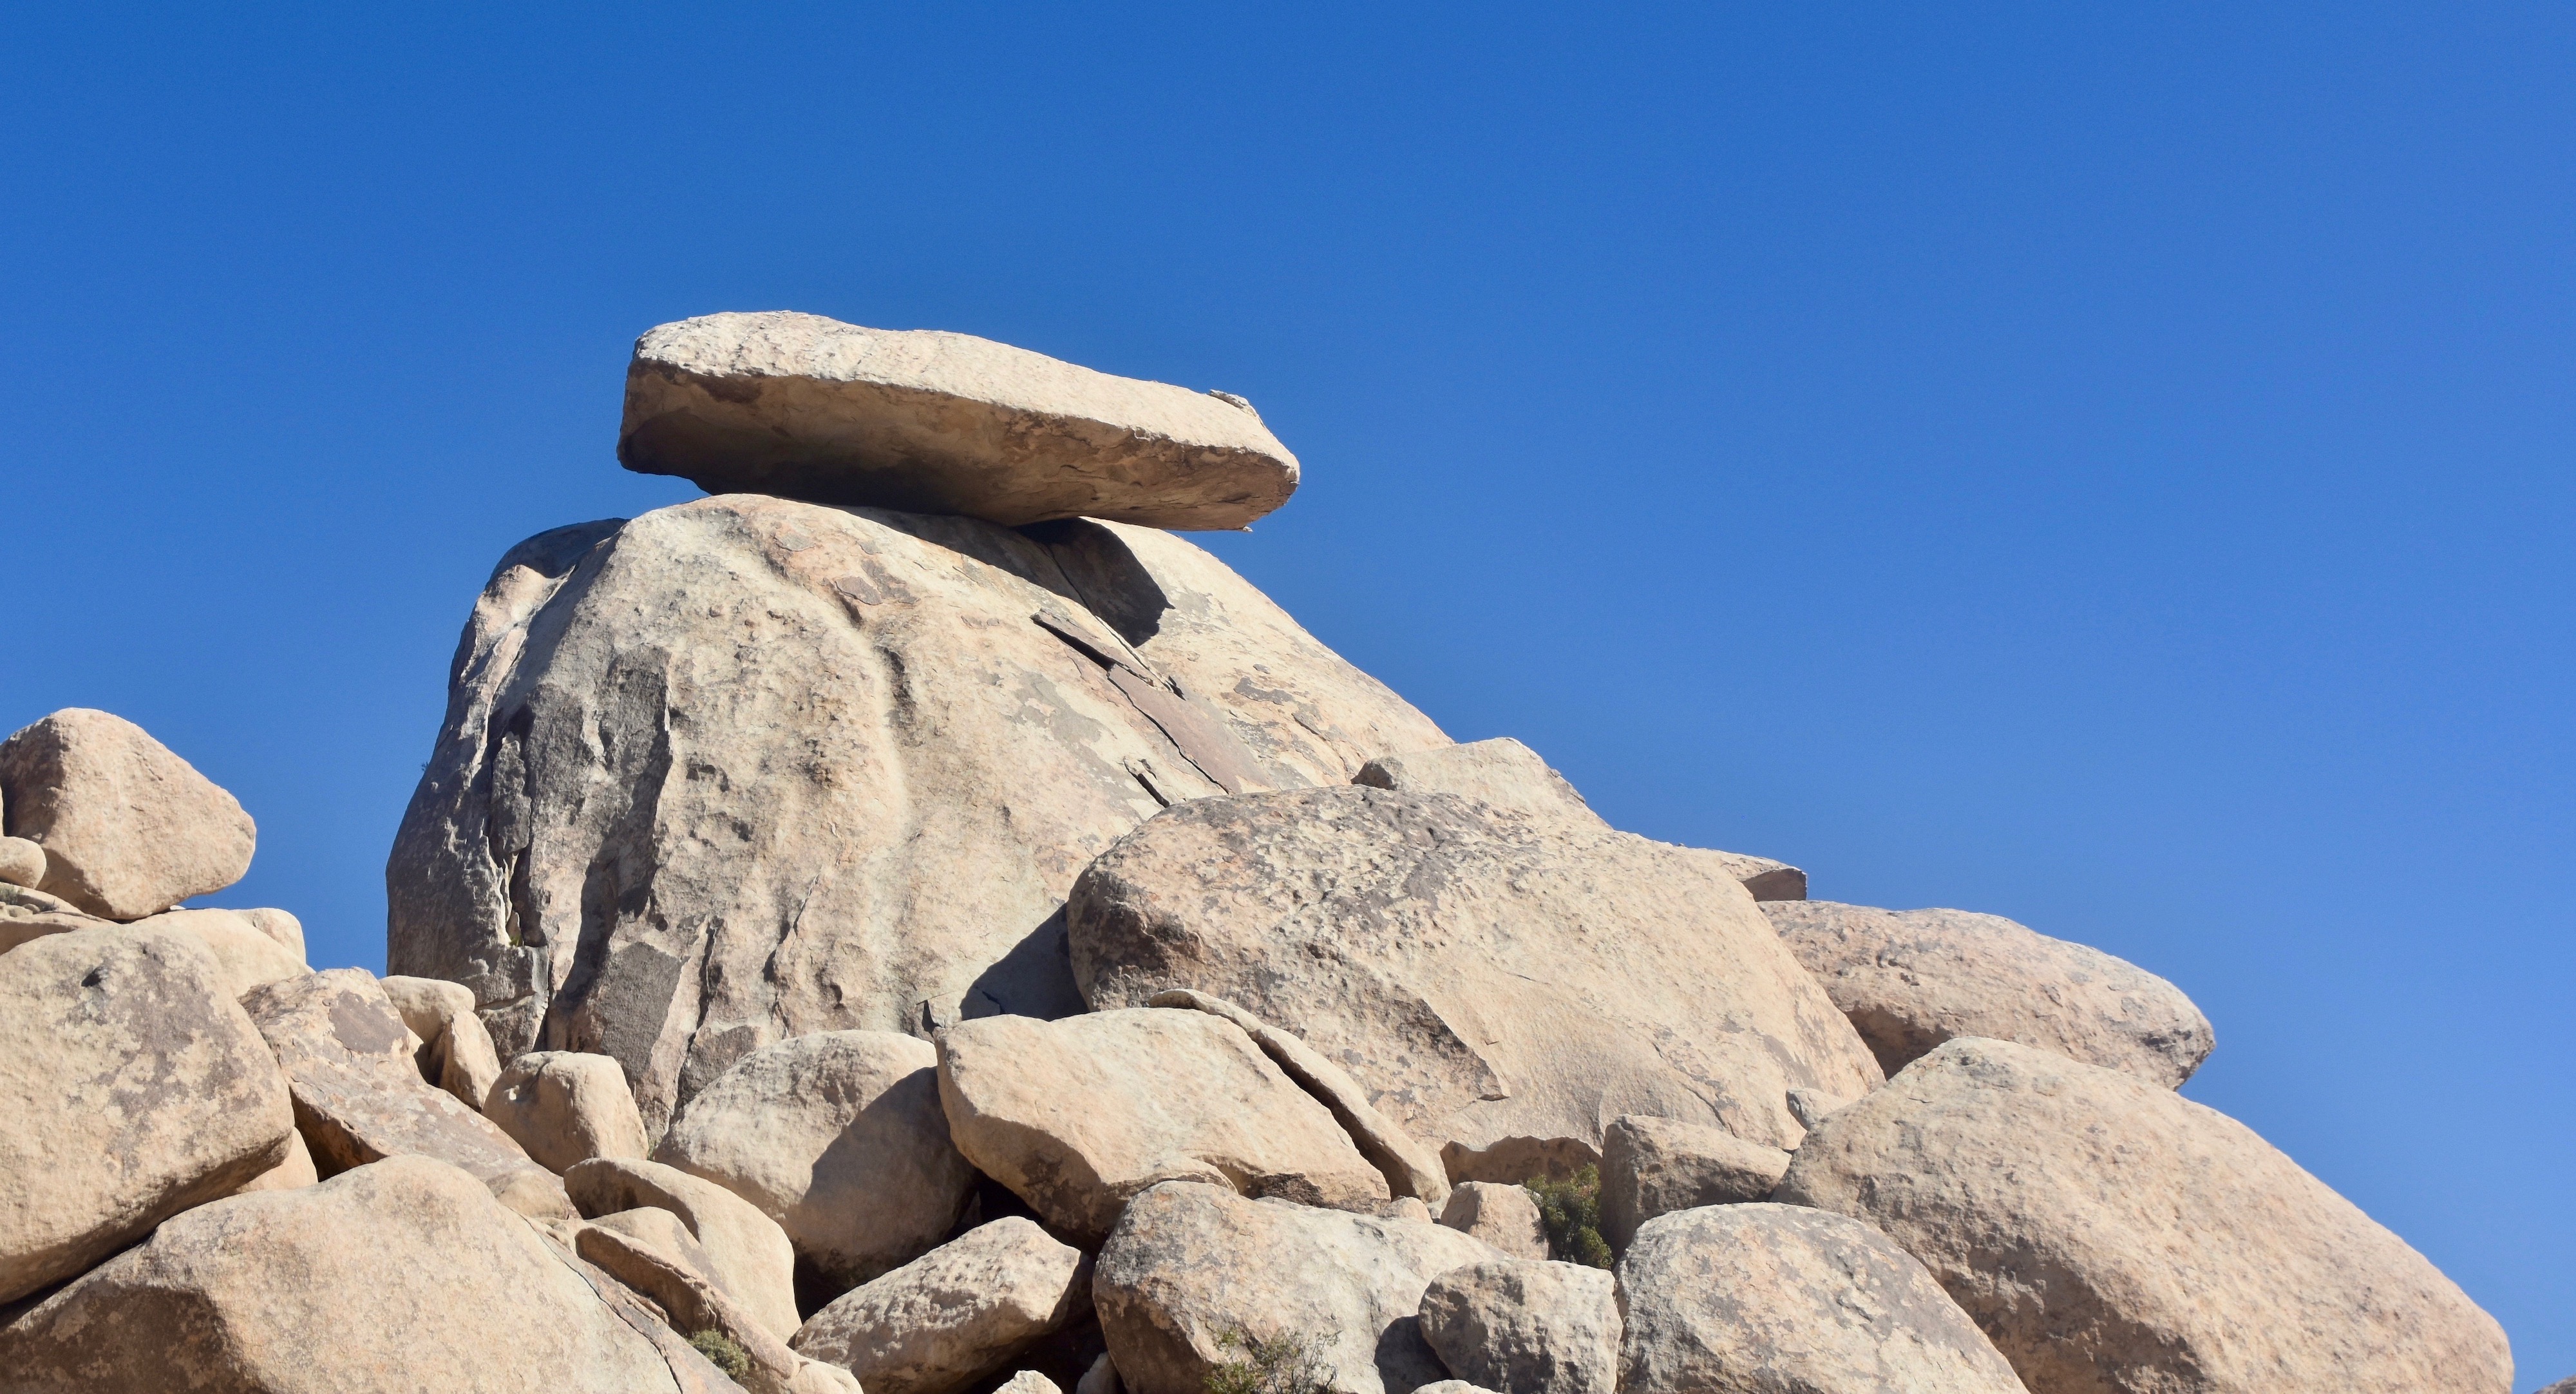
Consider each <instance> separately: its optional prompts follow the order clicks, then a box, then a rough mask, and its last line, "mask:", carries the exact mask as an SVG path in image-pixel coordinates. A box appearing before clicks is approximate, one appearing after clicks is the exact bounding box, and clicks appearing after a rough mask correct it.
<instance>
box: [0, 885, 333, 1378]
mask: <svg viewBox="0 0 2576 1394" xmlns="http://www.w3.org/2000/svg"><path fill="white" fill-rule="evenodd" d="M0 1061H6V1062H7V1067H6V1068H0V1120H6V1121H5V1123H0V1302H7V1301H9V1300H11V1299H14V1298H18V1297H23V1296H25V1295H26V1294H28V1293H30V1292H33V1291H35V1290H36V1289H38V1288H41V1287H43V1286H44V1285H46V1284H47V1283H52V1282H57V1281H60V1280H61V1279H64V1278H68V1277H71V1276H72V1275H73V1274H76V1273H78V1272H80V1271H81V1270H82V1269H84V1268H87V1267H89V1266H90V1265H91V1264H93V1263H96V1262H98V1261H99V1260H100V1259H103V1258H105V1257H107V1256H108V1255H109V1254H112V1253H114V1252H116V1251H117V1250H118V1249H120V1248H122V1247H124V1246H125V1245H127V1244H130V1243H132V1242H133V1241H134V1240H136V1239H138V1238H141V1237H142V1236H143V1235H145V1234H146V1233H149V1232H150V1231H151V1229H152V1227H153V1226H154V1225H156V1224H158V1223H160V1222H161V1221H163V1220H165V1219H167V1218H168V1217H170V1216H172V1215H175V1214H178V1213H179V1212H181V1211H183V1210H186V1209H188V1208H189V1207H191V1206H195V1205H200V1204H203V1203H204V1202H206V1201H210V1200H213V1199H215V1198H216V1197H218V1196H222V1195H226V1194H228V1193H230V1192H232V1191H234V1190H236V1189H238V1188H240V1187H241V1186H242V1185H243V1184H244V1183H246V1182H249V1181H251V1180H252V1179H253V1178H255V1177H257V1176H259V1175H260V1174H261V1173H263V1172H265V1171H268V1170H269V1169H271V1168H273V1167H275V1166H277V1165H279V1164H280V1163H282V1162H284V1161H285V1160H286V1158H287V1155H288V1147H287V1139H288V1138H290V1137H292V1136H293V1135H294V1131H295V1119H294V1113H293V1110H292V1109H291V1108H290V1107H289V1106H288V1103H287V1093H286V1081H285V1080H283V1079H281V1078H280V1077H279V1075H278V1072H277V1062H276V1061H275V1060H273V1059H271V1058H270V1057H269V1053H268V1048H267V1047H266V1046H265V1045H263V1044H262V1043H261V1041H260V1038H259V1033H258V1032H257V1031H256V1030H254V1029H253V1028H252V1026H251V1022H250V1018H249V1017H247V1016H245V1015H243V1013H242V1009H241V1008H240V1007H238V1006H236V1005H234V1002H233V995H232V992H231V989H230V987H229V985H228V984H227V983H226V982H225V980H224V977H223V972H222V969H221V967H220V966H219V965H218V964H217V963H216V961H215V957H214V955H213V954H212V953H211V952H210V951H208V950H207V948H206V947H205V944H204V943H203V941H201V940H199V939H198V938H196V936H194V935H191V934H186V933H182V932H176V931H171V930H152V929H125V928H117V927H103V928H99V929H88V930H77V931H70V932H66V933H61V934H54V935H49V936H47V937H45V938H42V939H39V940H36V941H34V942H32V943H27V944H22V945H20V946H19V947H17V948H15V949H12V950H10V951H9V952H8V953H6V954H0ZM7 1368H8V1367H7V1366H6V1365H5V1364H0V1370H5V1369H7Z"/></svg>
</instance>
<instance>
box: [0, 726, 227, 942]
mask: <svg viewBox="0 0 2576 1394" xmlns="http://www.w3.org/2000/svg"><path fill="white" fill-rule="evenodd" d="M0 813H5V818H6V823H5V830H6V832H7V833H8V835H9V836H11V837H15V838H24V839H26V840H27V841H29V842H33V843H36V844H37V845H38V846H40V847H42V848H44V851H45V879H44V882H43V884H42V885H40V886H39V887H38V888H37V889H39V890H42V891H44V892H46V893H47V894H49V895H56V896H60V897H62V898H63V899H64V900H66V901H69V902H71V903H72V904H73V905H76V906H78V907H79V908H80V909H82V910H83V911H86V912H87V913H89V914H92V915H97V916H100V917H102V918H105V919H111V920H139V919H142V918H143V917H144V916H146V915H157V914H159V913H161V912H162V911H164V910H167V909H169V908H170V907H171V906H173V905H176V904H178V903H179V902H180V901H183V900H186V899H187V898H188V897H190V896H196V895H206V894H208V893H210V892H214V891H220V890H222V889H223V888H224V887H226V886H229V885H231V884H232V883H234V882H235V881H238V880H240V879H241V878H242V873H244V872H246V871H248V870H250V858H251V852H252V849H253V847H254V845H255V844H256V842H257V840H258V829H257V828H256V827H254V826H253V825H252V823H251V819H250V815H249V814H247V813H244V812H243V811H242V806H241V804H240V803H238V802H236V801H235V800H234V798H233V796H232V795H230V794H227V793H225V792H224V791H223V790H222V789H220V788H217V787H216V786H215V783H214V781H212V780H210V779H208V778H206V777H205V776H204V775H202V774H199V773H197V768H196V766H194V765H191V764H189V763H188V762H187V761H185V760H182V759H180V758H179V757H178V756H177V755H176V754H173V753H172V752H171V750H170V748H169V747H167V746H165V745H163V744H161V743H160V742H159V741H156V740H154V739H152V737H151V736H150V735H149V734H147V733H146V732H145V731H144V729H143V728H142V727H140V726H137V725H135V724H134V723H133V722H131V721H128V720H126V719H125V718H123V717H121V716H112V715H110V714H108V713H106V712H102V711H91V710H90V709H88V708H86V707H67V708H65V709H64V710H62V711H58V712H56V713H54V714H53V715H51V716H49V717H46V718H45V719H44V720H42V721H39V722H37V723H36V724H34V725H32V726H29V727H26V728H25V729H23V730H21V731H19V732H18V733H17V734H15V735H13V736H11V737H9V739H8V740H6V741H0Z"/></svg>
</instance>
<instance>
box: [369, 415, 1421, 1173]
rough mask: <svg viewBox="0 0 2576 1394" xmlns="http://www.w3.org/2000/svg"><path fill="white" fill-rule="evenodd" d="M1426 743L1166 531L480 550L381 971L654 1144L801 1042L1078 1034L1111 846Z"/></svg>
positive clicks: (704, 506) (710, 528)
mask: <svg viewBox="0 0 2576 1394" xmlns="http://www.w3.org/2000/svg"><path fill="white" fill-rule="evenodd" d="M1229 410H1231V408H1229ZM1041 616H1043V617H1044V621H1043V622H1041V620H1040V618H1039V617H1041ZM1175 687H1177V689H1178V690H1177V691H1175V690H1174V689H1175ZM1446 739H1447V738H1446V737H1444V736H1442V735H1441V733H1440V731H1439V730H1438V728H1437V727H1435V726H1433V725H1432V723H1431V722H1430V721H1429V720H1428V719H1426V718H1424V717H1423V716H1422V715H1421V714H1420V713H1418V712H1415V711H1414V710H1413V709H1412V708H1411V707H1408V706H1406V705H1405V704H1404V703H1403V702H1402V701H1401V700H1399V699H1398V698H1396V697H1395V695H1394V694H1392V693H1390V692H1388V691H1387V690H1386V688H1385V687H1384V686H1382V685H1380V684H1379V683H1377V682H1376V681H1375V680H1373V679H1371V678H1369V677H1368V676H1367V675H1365V674H1363V673H1361V672H1359V671H1358V670H1357V669H1355V668H1352V667H1351V666H1350V665H1349V664H1347V663H1345V662H1343V661H1342V660H1341V659H1340V658H1338V657H1336V656H1335V655H1334V654H1332V653H1331V652H1330V651H1329V650H1327V649H1325V648H1324V647H1323V646H1322V645H1321V644H1318V643H1316V642H1315V641H1314V639H1312V638H1311V637H1309V636H1308V635H1306V634H1305V632H1304V631H1302V630H1300V629H1299V628H1298V627H1297V626H1296V624H1295V622H1294V621H1292V620H1290V619H1289V618H1288V617H1287V616H1286V615H1285V614H1283V613H1281V612H1280V610H1279V609H1278V607H1277V606H1275V605H1272V604H1271V603H1270V602H1269V601H1268V600H1267V599H1265V598H1263V597H1262V596H1261V595H1260V594H1259V593H1258V592H1257V591H1255V590H1254V589H1253V588H1252V587H1250V586H1248V585H1246V584H1244V582H1243V581H1242V580H1241V579H1240V578H1238V577H1236V576H1235V575H1234V574H1233V573H1232V572H1230V571H1228V570H1226V569H1225V568H1224V567H1223V566H1221V565H1219V564H1218V563H1217V562H1216V561H1214V560H1213V559H1212V558H1210V557H1208V556H1207V555H1206V554H1205V553H1203V552H1200V551H1199V550H1198V549H1196V548H1194V547H1191V546H1189V545H1188V544H1186V543H1184V542H1181V541H1179V540H1178V539H1176V538H1173V537H1171V536H1169V535H1167V534H1163V533H1157V532H1152V531H1148V530H1143V529H1135V528H1125V527H1120V526H1116V525H1109V524H1097V523H1088V522H1067V523H1058V524H1051V525H1048V526H1046V527H1043V528H1033V529H1031V530H1030V531H1029V532H1028V533H1025V534H1024V533H1021V532H1015V531H1012V530H1010V529H1007V528H1002V527H997V526H995V525H992V524H989V523H982V522H976V521H973V520H970V519H964V518H946V517H923V516H916V515H906V514H898V513H889V512H879V511H872V510H865V509H841V508H830V507H823V506H819V505H814V504H806V503H796V502H790V501H787V500H782V499H775V498H766V497H757V496H748V495H728V496H723V497H718V498H710V499H703V500H699V501H697V502H694V503H689V504H684V505H680V506H678V507H674V508H667V509H663V510H660V511H658V512H655V513H651V514H647V515H645V516H644V517H641V518H637V519H635V520H633V521H631V522H624V523H618V522H607V523H597V524H586V525H583V526H581V527H576V528H567V529H560V530H558V531H556V532H552V533H547V534H543V535H541V536H539V537H536V538H533V539H530V540H529V541H528V542H526V543H523V544H521V545H520V546H519V547H518V548H517V549H515V550H513V552H512V553H511V554H510V555H509V556H508V557H506V558H504V559H503V562H502V564H501V566H500V568H499V569H498V570H497V571H496V572H495V574H494V577H493V579H492V582H491V584H490V585H489V586H488V587H487V588H486V589H485V591H484V594H483V597H482V599H481V600H480V601H479V602H478V603H477V605H476V607H475V612H474V616H473V619H472V621H471V622H470V623H469V625H468V626H467V630H466V634H465V637H464V640H463V642H462V644H461V645H460V648H459V652H458V656H457V662H456V668H455V673H454V679H453V682H452V684H451V688H450V697H449V710H448V715H447V719H446V722H445V725H444V727H443V729H442V731H441V733H440V737H439V741H438V745H437V748H436V750H435V751H434V752H433V755H432V758H431V760H430V763H429V767H428V770H427V772H426V773H425V774H424V776H423V778H422V781H421V784H420V788H419V790H418V792H417V793H416V794H415V795H414V796H413V800H412V804H411V807H410V809H409V811H408V812H407V813H406V815H405V818H404V821H403V826H402V831H401V832H400V834H399V835H398V837H397V840H396V844H395V849H394V854H393V857H392V859H391V861H390V862H389V864H388V866H387V868H386V887H387V893H388V898H389V903H390V918H389V928H388V954H389V958H390V961H391V964H392V967H393V969H394V971H396V972H398V973H403V974H408V975H414V976H422V977H438V978H447V979H451V980H454V981H458V982H462V983H465V984H466V985H467V986H469V987H471V988H473V989H474V991H475V993H476V995H477V999H478V1001H479V1002H480V1003H481V1009H482V1012H483V1016H484V1019H485V1021H486V1023H487V1024H488V1025H489V1027H490V1028H491V1033H492V1036H493V1039H494V1043H495V1045H496V1046H497V1047H498V1048H499V1050H500V1051H501V1054H502V1055H503V1057H504V1058H508V1057H511V1056H515V1055H517V1054H519V1053H521V1052H523V1051H526V1050H529V1049H534V1048H540V1047H542V1048H547V1049H571V1050H587V1051H596V1052H599V1053H601V1054H606V1055H611V1056H614V1057H616V1058H617V1059H618V1061H619V1062H620V1063H621V1064H623V1065H624V1066H625V1068H626V1072H627V1076H628V1078H629V1079H630V1080H631V1081H632V1082H633V1084H634V1086H635V1094H636V1102H637V1105H638V1107H639V1108H640V1109H641V1110H642V1114H643V1117H644V1121H645V1126H646V1130H647V1132H648V1134H650V1135H652V1136H655V1137H658V1136H659V1135H660V1133H661V1131H662V1130H663V1128H664V1127H665V1126H667V1124H668V1121H669V1119H670V1117H671V1115H672V1113H673V1111H674V1110H675V1108H676V1106H677V1105H678V1104H679V1103H680V1102H681V1101H683V1100H684V1099H686V1098H687V1097H688V1096H689V1095H690V1094H692V1093H694V1092H695V1090H696V1089H697V1088H699V1087H700V1086H701V1085H703V1084H704V1083H705V1082H706V1081H708V1080H710V1079H712V1078H713V1077H714V1076H715V1075H717V1074H718V1073H721V1072H722V1071H723V1070H724V1069H725V1068H726V1067H727V1066H729V1065H731V1064H732V1063H733V1062H734V1061H735V1060H737V1059H740V1058H741V1057H742V1056H744V1055H745V1054H748V1053H749V1052H750V1051H752V1050H754V1049H757V1048H758V1047H760V1046H763V1045H766V1044H769V1043H771V1042H774V1041H777V1040H781V1039H784V1038H786V1037H788V1036H793V1035H802V1034H806V1033H809V1032H814V1031H828V1030H882V1031H907V1032H911V1033H913V1034H918V1035H927V1034H928V1033H929V1032H930V1031H932V1030H934V1029H936V1028H937V1027H938V1026H941V1025H945V1024H948V1023H951V1022H954V1021H956V1020H959V1019H962V1018H964V1017H969V1016H983V1015H991V1014H998V1013H1012V1014H1018V1015H1026V1016H1036V1017H1042V1018H1053V1017H1059V1016H1063V1015H1065V1014H1067V1013H1070V1012H1074V1011H1078V1010H1080V1008H1081V1006H1082V1002H1081V998H1080V995H1079V993H1078V992H1077V991H1076V990H1075V988H1074V985H1073V981H1072V976H1071V971H1070V968H1069V965H1068V964H1067V961H1066V957H1065V950H1064V939H1063V922H1062V917H1061V908H1062V905H1063V900H1064V895H1065V893H1066V891H1068V890H1069V889H1070V888H1071V887H1072V884H1073V880H1074V877H1075V876H1076V875H1078V874H1079V873H1080V871H1081V870H1082V868H1083V866H1084V865H1085V864H1086V863H1087V862H1088V861H1089V860H1090V859H1091V857H1092V856H1094V855H1095V854H1096V853H1098V852H1099V851H1100V850H1101V849H1103V848H1105V847H1107V846H1108V845H1109V844H1110V843H1111V842H1113V841H1115V840H1116V839H1117V838H1118V837H1119V836H1120V835H1121V834H1123V833H1125V832H1126V831H1128V830H1129V829H1131V828H1133V827H1135V826H1136V825H1137V824H1138V823H1139V822H1141V821H1143V820H1144V819H1145V818H1146V817H1148V816H1150V815H1151V814H1153V813H1154V812H1155V811H1157V810H1158V809H1159V808H1161V807H1162V805H1163V804H1164V803H1165V802H1167V801H1170V800H1176V799H1182V798H1189V797H1196V796H1200V795H1205V794H1213V793H1217V792H1220V791H1221V790H1223V789H1225V788H1231V787H1269V788H1287V787H1297V786H1301V785H1310V784H1325V783H1329V784H1340V783H1342V782H1344V781H1346V780H1348V779H1349V778H1350V777H1351V775H1352V774H1353V773H1355V772H1356V771H1357V770H1358V769H1359V767H1360V766H1361V765H1362V764H1364V763H1365V762H1366V761H1367V760H1368V759H1370V758H1371V757H1373V756H1375V755H1378V754H1382V753H1385V752H1387V751H1395V750H1418V749H1423V748H1426V747H1430V746H1436V745H1441V744H1445V743H1446ZM1211 771H1215V773H1213V774H1212V773H1211Z"/></svg>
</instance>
